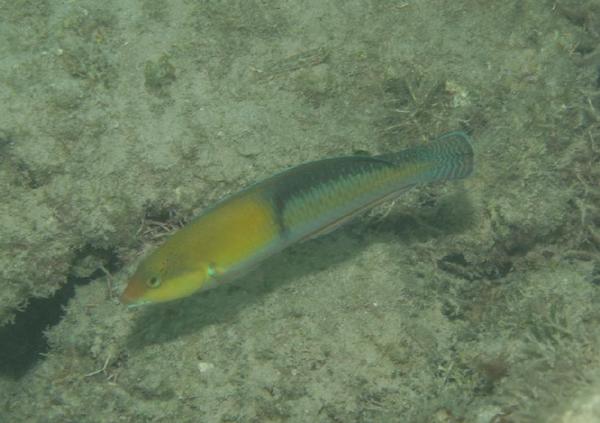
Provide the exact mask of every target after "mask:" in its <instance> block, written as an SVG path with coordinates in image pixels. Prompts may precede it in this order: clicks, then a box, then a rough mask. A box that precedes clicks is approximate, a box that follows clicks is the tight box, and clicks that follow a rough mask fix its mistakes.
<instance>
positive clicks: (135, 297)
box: [119, 282, 148, 305]
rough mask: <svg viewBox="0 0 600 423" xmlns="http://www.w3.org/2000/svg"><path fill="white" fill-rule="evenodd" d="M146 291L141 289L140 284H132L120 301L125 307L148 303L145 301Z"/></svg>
mask: <svg viewBox="0 0 600 423" xmlns="http://www.w3.org/2000/svg"><path fill="white" fill-rule="evenodd" d="M144 291H145V290H144V289H143V288H142V287H140V286H139V284H137V283H132V282H130V283H129V284H128V285H127V287H126V288H125V290H124V291H123V293H122V294H121V297H120V298H119V300H120V301H121V303H122V304H125V305H136V304H139V303H147V302H148V301H146V300H144V299H143V294H144Z"/></svg>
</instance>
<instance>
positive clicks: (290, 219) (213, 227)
mask: <svg viewBox="0 0 600 423" xmlns="http://www.w3.org/2000/svg"><path fill="white" fill-rule="evenodd" d="M472 169H473V150H472V148H471V145H470V143H469V138H468V136H467V135H466V134H465V133H463V132H451V133H448V134H445V135H443V136H441V137H440V138H438V139H437V140H436V141H434V142H432V143H430V144H428V145H424V146H419V147H415V148H410V149H407V150H403V151H400V152H398V153H390V154H384V155H379V156H371V157H369V156H350V157H339V158H331V159H324V160H318V161H315V162H310V163H305V164H303V165H300V166H297V167H294V168H291V169H288V170H286V171H283V172H281V173H279V174H276V175H274V176H272V177H270V178H267V179H265V180H263V181H261V182H258V183H256V184H254V185H251V186H250V187H248V188H246V189H244V190H243V191H241V192H239V193H237V194H234V195H231V196H230V197H228V198H226V199H224V200H222V201H221V202H219V203H217V204H216V205H215V206H213V207H212V208H210V209H208V210H206V211H205V212H203V213H201V214H200V215H199V216H197V217H196V218H194V219H193V220H192V221H191V222H190V223H189V224H187V225H186V226H184V227H183V228H181V229H180V230H179V231H177V232H175V233H174V234H173V235H172V236H171V237H170V238H168V239H167V240H166V242H165V243H164V244H163V245H161V246H160V247H158V248H157V249H156V250H154V252H152V253H151V254H150V255H149V256H148V257H146V258H145V259H143V260H142V262H141V263H140V265H139V267H138V268H137V270H136V272H135V274H134V275H133V276H132V277H131V279H130V280H129V283H128V285H127V288H126V289H125V291H124V292H123V295H122V296H121V301H122V302H123V303H126V304H136V305H137V304H143V303H153V302H162V301H169V300H174V299H177V298H182V297H186V296H188V295H190V294H192V293H194V292H196V291H198V290H200V289H203V288H206V287H208V286H211V285H212V286H214V285H215V282H218V283H220V282H225V281H228V280H231V279H232V278H234V277H238V276H240V275H241V274H243V273H244V272H246V271H248V270H250V269H252V268H253V267H254V266H255V265H256V264H258V263H260V262H261V261H263V260H264V259H265V258H267V257H269V256H271V255H273V254H275V253H277V252H279V251H281V250H283V249H284V248H286V247H287V246H289V245H291V244H293V243H295V242H298V241H302V240H305V239H309V238H314V237H316V236H319V235H321V234H324V233H326V232H329V231H331V230H333V229H335V228H336V227H338V226H340V225H341V224H342V223H344V222H346V221H348V220H350V219H351V218H352V217H354V216H356V215H357V214H359V213H361V212H363V211H365V210H367V209H369V208H371V207H373V206H375V205H377V204H379V203H381V202H383V201H387V200H390V199H394V198H396V197H397V196H399V195H400V194H402V193H403V192H405V191H406V190H408V189H409V188H411V187H413V186H415V185H419V184H425V183H429V182H434V181H444V180H450V179H459V178H465V177H467V176H469V175H470V174H471V171H472Z"/></svg>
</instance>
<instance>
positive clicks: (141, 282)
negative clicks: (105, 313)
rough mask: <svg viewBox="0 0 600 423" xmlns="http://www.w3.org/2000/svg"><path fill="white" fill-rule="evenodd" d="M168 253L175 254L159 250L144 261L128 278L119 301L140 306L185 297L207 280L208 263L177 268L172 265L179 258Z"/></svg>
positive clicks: (208, 272)
mask: <svg viewBox="0 0 600 423" xmlns="http://www.w3.org/2000/svg"><path fill="white" fill-rule="evenodd" d="M156 253H158V254H156ZM172 254H176V253H174V252H171V254H170V252H168V251H165V249H164V248H163V249H159V250H158V251H156V252H155V254H151V255H150V256H149V257H148V258H146V259H144V260H143V261H142V263H140V265H139V267H138V268H137V270H136V271H135V273H134V274H133V276H132V277H131V278H130V279H129V282H128V284H127V287H126V288H125V291H124V292H123V294H122V295H121V302H122V303H124V304H130V305H141V304H146V303H158V302H165V301H171V300H175V299H178V298H183V297H187V296H188V295H191V294H192V293H194V292H196V291H198V290H199V289H200V288H202V287H203V286H204V285H206V283H207V282H208V281H209V279H211V267H210V266H209V265H208V264H203V263H198V262H197V263H194V266H181V265H178V264H175V263H173V261H178V258H179V257H177V255H172ZM174 264H175V265H174Z"/></svg>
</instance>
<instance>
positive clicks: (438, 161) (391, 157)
mask: <svg viewBox="0 0 600 423" xmlns="http://www.w3.org/2000/svg"><path fill="white" fill-rule="evenodd" d="M377 158H380V159H383V160H386V161H389V162H392V163H394V164H396V165H406V164H409V163H411V162H412V163H415V162H421V163H422V162H433V164H434V166H433V169H432V170H431V172H427V173H428V174H427V175H422V176H423V177H424V179H425V180H424V181H422V182H427V181H440V180H449V179H462V178H466V177H467V176H469V175H470V174H471V172H472V171H473V148H472V147H471V142H470V137H469V136H468V135H467V134H465V133H464V132H461V131H455V132H448V133H447V134H444V135H442V136H441V137H439V138H437V139H436V140H435V141H433V142H432V143H431V144H428V145H425V146H419V147H415V148H409V149H407V150H404V151H400V152H398V153H391V154H384V155H382V156H377Z"/></svg>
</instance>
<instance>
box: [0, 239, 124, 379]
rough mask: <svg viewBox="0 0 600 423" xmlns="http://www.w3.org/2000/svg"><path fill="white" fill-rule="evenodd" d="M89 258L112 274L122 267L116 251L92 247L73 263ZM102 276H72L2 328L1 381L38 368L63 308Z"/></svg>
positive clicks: (0, 348)
mask: <svg viewBox="0 0 600 423" xmlns="http://www.w3.org/2000/svg"><path fill="white" fill-rule="evenodd" d="M89 255H94V256H96V257H98V258H99V259H100V260H101V261H102V262H103V263H104V267H105V268H106V269H107V270H108V271H110V272H113V271H115V270H117V269H118V268H119V267H120V265H121V263H120V261H119V259H118V256H117V255H116V253H115V252H114V251H112V250H105V249H97V248H93V247H91V246H86V247H84V248H82V249H81V250H80V251H79V253H78V254H77V257H76V258H75V260H74V263H76V262H79V261H81V260H82V259H83V258H84V257H88V256H89ZM102 275H103V271H102V270H100V269H97V270H95V271H94V272H92V273H91V274H90V275H89V276H87V277H76V276H72V275H70V276H69V277H68V278H67V283H66V284H65V285H64V286H63V287H62V288H60V289H59V290H58V291H56V293H55V294H54V295H53V296H52V297H50V298H34V299H31V300H30V301H29V304H28V305H27V307H26V308H25V310H23V311H21V312H18V313H17V315H16V316H15V321H14V324H8V325H5V326H4V327H0V377H2V376H5V377H8V378H11V379H15V380H17V379H20V378H22V377H23V376H24V375H25V374H26V373H27V371H28V370H29V369H31V368H32V367H33V366H35V365H36V363H37V362H38V361H39V360H40V359H41V358H42V357H43V354H45V353H47V352H48V350H49V346H48V342H47V340H46V337H45V336H44V332H45V331H46V330H47V329H48V328H50V327H52V326H54V325H56V324H57V323H59V322H60V320H61V318H62V316H63V314H64V307H65V306H66V305H67V303H68V302H69V300H70V299H71V298H72V297H73V295H74V294H75V287H76V286H78V285H85V284H88V283H90V282H91V281H92V280H94V279H96V278H98V277H100V276H102Z"/></svg>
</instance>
